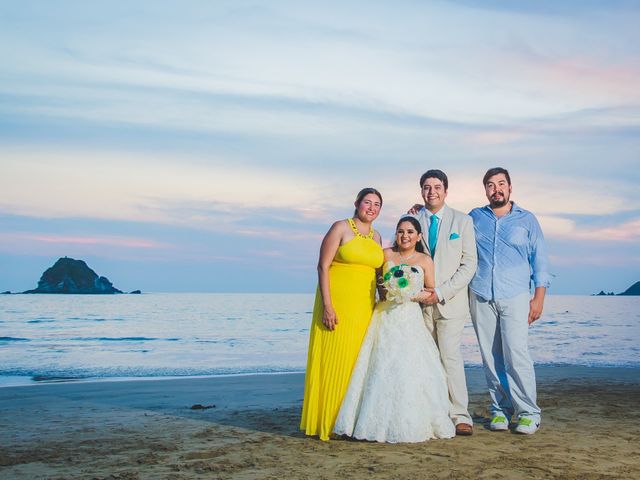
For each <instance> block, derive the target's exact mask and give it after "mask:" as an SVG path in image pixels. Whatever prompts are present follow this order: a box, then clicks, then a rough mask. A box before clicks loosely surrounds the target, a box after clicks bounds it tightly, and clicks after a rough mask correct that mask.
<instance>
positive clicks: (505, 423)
mask: <svg viewBox="0 0 640 480" xmlns="http://www.w3.org/2000/svg"><path fill="white" fill-rule="evenodd" d="M489 430H491V431H492V432H504V431H507V430H509V420H507V417H505V416H504V414H502V413H497V414H495V415H494V416H493V417H491V423H490V424H489Z"/></svg>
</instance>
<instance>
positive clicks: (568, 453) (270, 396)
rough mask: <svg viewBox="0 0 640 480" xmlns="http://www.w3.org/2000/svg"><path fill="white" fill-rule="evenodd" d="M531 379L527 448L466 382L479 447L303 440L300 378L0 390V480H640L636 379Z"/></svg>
mask: <svg viewBox="0 0 640 480" xmlns="http://www.w3.org/2000/svg"><path fill="white" fill-rule="evenodd" d="M537 372H538V384H539V388H538V390H539V403H540V405H541V407H542V409H543V423H542V427H541V429H540V430H539V432H538V433H536V434H535V435H533V436H522V435H515V434H512V433H509V432H503V433H494V432H490V431H489V430H488V429H487V422H488V410H487V405H488V396H487V395H486V393H485V392H484V384H483V377H482V372H481V371H480V370H479V369H470V370H468V383H469V390H470V392H471V408H470V410H471V412H472V413H473V416H474V421H475V423H476V428H475V434H474V435H473V436H472V437H458V438H454V439H451V440H439V441H430V442H426V443H422V444H401V445H389V444H376V443H368V442H358V441H350V440H335V441H330V442H320V441H318V440H317V439H314V438H308V437H305V436H304V435H303V434H302V433H300V432H299V431H298V421H299V412H300V405H301V399H302V389H303V385H302V383H303V377H302V375H301V374H291V375H255V376H237V377H223V378H190V379H172V380H149V381H126V382H82V383H52V384H42V385H35V386H21V387H5V388H0V477H1V478H7V479H13V478H15V479H38V478H42V479H45V478H47V479H49V478H51V479H62V478H65V479H66V478H69V479H71V478H73V479H75V478H78V479H80V478H81V479H198V478H207V479H215V478H220V479H227V478H234V479H235V478H237V479H258V478H260V479H263V478H273V479H275V478H283V477H284V478H319V479H333V478H354V479H365V478H366V479H370V478H390V479H404V478H420V479H422V478H424V479H431V478H434V479H436V478H438V479H440V478H442V479H463V478H464V479H468V478H478V479H485V478H486V479H525V478H526V479H531V478H546V479H576V480H577V479H618V478H640V460H639V459H638V454H637V449H638V445H640V434H639V432H638V430H639V428H638V425H639V423H640V407H639V406H638V399H640V369H631V368H587V367H538V368H537ZM194 405H201V406H204V407H208V408H200V409H192V408H191V407H192V406H194Z"/></svg>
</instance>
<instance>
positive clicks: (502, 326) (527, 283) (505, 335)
mask: <svg viewBox="0 0 640 480" xmlns="http://www.w3.org/2000/svg"><path fill="white" fill-rule="evenodd" d="M483 184H484V187H485V193H486V196H487V199H488V200H489V205H487V206H484V207H481V208H475V209H473V210H472V211H471V212H470V213H469V215H471V218H472V219H473V224H474V229H475V234H476V244H477V248H478V270H477V271H476V274H475V276H474V277H473V279H472V280H471V283H470V284H469V289H470V298H469V302H470V307H471V319H472V321H473V326H474V328H475V330H476V334H477V336H478V343H479V345H480V353H481V354H482V362H483V366H484V371H485V376H486V379H487V385H488V387H489V394H490V396H491V403H492V405H491V413H492V419H491V424H490V429H491V430H493V431H505V430H508V429H509V420H510V419H511V421H512V422H517V425H516V427H515V430H514V431H515V432H516V433H524V434H532V433H535V432H536V430H537V429H538V427H539V426H540V408H539V407H538V405H537V403H536V379H535V371H534V368H533V361H532V360H531V356H530V355H529V348H528V345H527V337H528V327H529V325H531V324H532V323H533V322H535V321H536V320H538V319H539V318H540V316H541V314H542V308H543V304H544V296H545V293H546V289H547V288H548V287H549V284H550V283H551V282H550V280H551V277H550V275H549V272H548V261H547V256H546V252H545V246H544V236H543V235H542V230H541V229H540V225H539V224H538V221H537V220H536V218H535V216H534V215H533V214H532V213H531V212H529V211H527V210H524V209H523V208H521V207H519V206H518V205H516V203H515V202H512V201H510V195H511V178H510V176H509V172H508V171H507V170H505V169H504V168H500V167H497V168H492V169H490V170H488V171H487V173H486V174H485V176H484V179H483ZM531 283H533V286H534V296H533V298H531V294H530V287H531Z"/></svg>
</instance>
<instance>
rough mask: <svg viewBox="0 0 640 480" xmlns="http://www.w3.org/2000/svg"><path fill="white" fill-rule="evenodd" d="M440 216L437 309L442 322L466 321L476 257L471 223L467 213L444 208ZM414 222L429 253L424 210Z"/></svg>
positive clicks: (426, 217)
mask: <svg viewBox="0 0 640 480" xmlns="http://www.w3.org/2000/svg"><path fill="white" fill-rule="evenodd" d="M443 208H444V211H443V212H442V220H441V223H440V231H439V232H438V243H437V244H436V248H435V250H436V255H435V258H434V259H433V263H434V264H435V277H436V287H437V288H438V290H439V291H440V293H441V295H442V296H443V297H444V298H441V299H440V303H438V305H437V308H438V310H439V311H440V315H442V316H443V317H444V318H453V317H469V294H468V288H467V287H468V285H469V282H471V279H472V278H473V276H474V275H475V273H476V268H477V266H478V253H477V250H476V235H475V231H474V229H473V221H472V220H471V217H470V216H469V215H467V214H466V213H462V212H460V211H458V210H454V209H453V208H450V207H449V206H447V205H445V206H444V207H443ZM416 218H417V219H418V221H419V222H420V225H421V226H422V232H423V236H422V243H423V245H424V248H425V251H426V252H429V254H431V252H430V250H429V221H428V216H427V214H426V209H422V210H421V211H420V212H419V213H418V215H416Z"/></svg>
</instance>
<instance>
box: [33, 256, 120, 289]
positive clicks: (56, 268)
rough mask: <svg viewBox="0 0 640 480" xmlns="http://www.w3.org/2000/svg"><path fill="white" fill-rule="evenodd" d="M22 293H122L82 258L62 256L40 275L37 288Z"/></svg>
mask: <svg viewBox="0 0 640 480" xmlns="http://www.w3.org/2000/svg"><path fill="white" fill-rule="evenodd" d="M24 293H88V294H112V293H122V292H121V291H120V290H118V289H117V288H115V287H114V286H113V284H112V283H111V282H110V281H109V279H107V278H106V277H99V276H98V275H97V274H96V272H94V271H93V270H91V269H90V268H89V267H88V265H87V264H86V263H85V262H84V261H82V260H75V259H73V258H68V257H64V258H61V259H59V260H58V261H57V262H56V263H55V264H54V265H53V267H50V268H48V269H47V270H46V271H45V272H44V273H43V274H42V277H40V281H39V282H38V288H36V289H35V290H27V291H26V292H24Z"/></svg>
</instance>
